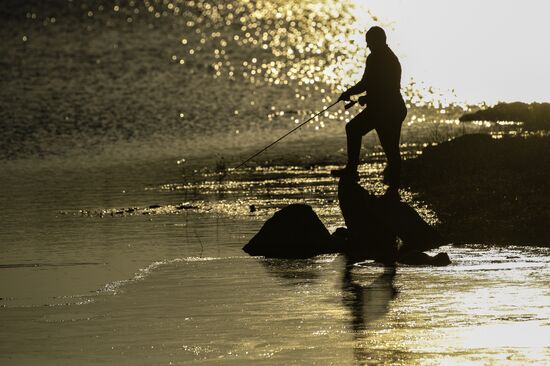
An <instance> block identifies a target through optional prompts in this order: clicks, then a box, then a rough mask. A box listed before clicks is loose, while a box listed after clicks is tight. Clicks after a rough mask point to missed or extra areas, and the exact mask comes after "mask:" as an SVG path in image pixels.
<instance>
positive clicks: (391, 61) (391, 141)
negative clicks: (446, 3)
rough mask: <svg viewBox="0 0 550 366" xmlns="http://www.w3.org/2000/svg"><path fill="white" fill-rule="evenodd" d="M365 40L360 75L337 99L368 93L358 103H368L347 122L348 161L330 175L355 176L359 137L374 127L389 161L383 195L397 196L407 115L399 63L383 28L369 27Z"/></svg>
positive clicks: (356, 175)
mask: <svg viewBox="0 0 550 366" xmlns="http://www.w3.org/2000/svg"><path fill="white" fill-rule="evenodd" d="M365 39H366V41H367V47H368V48H369V49H370V50H371V54H370V55H369V56H368V57H367V62H366V66H365V72H364V74H363V77H362V78H361V81H359V82H358V83H357V84H356V85H354V86H352V87H351V88H349V89H348V90H346V91H345V92H343V93H342V95H340V98H339V99H338V100H350V96H352V95H356V94H359V93H362V92H367V95H366V96H362V97H360V98H359V103H360V104H361V105H365V104H367V108H366V109H364V110H363V111H361V112H360V113H359V114H358V115H357V116H355V117H354V118H353V119H352V120H351V121H350V122H349V123H348V124H347V125H346V135H347V145H348V146H347V147H348V163H347V165H346V167H345V168H343V169H338V170H333V171H332V175H334V176H337V177H351V178H353V179H358V177H359V176H358V174H357V166H358V165H359V152H360V150H361V138H362V136H363V135H365V134H367V133H368V132H370V131H372V130H373V129H374V130H376V132H377V134H378V138H379V139H380V144H381V145H382V148H383V149H384V152H385V153H386V158H387V160H388V164H387V167H386V169H385V170H384V182H385V183H386V184H388V185H389V188H388V191H387V192H386V194H387V195H390V196H392V197H396V198H398V197H399V193H398V189H399V181H400V173H401V155H400V153H399V135H400V134H401V124H402V123H403V120H404V119H405V116H406V115H407V108H406V106H405V102H404V101H403V97H402V96H401V64H400V63H399V60H398V59H397V56H395V54H394V53H393V51H392V50H391V49H390V48H389V47H388V45H387V44H386V33H385V32H384V30H383V29H382V28H380V27H372V28H370V29H369V30H368V32H367V34H366V36H365Z"/></svg>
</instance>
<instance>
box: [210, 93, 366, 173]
mask: <svg viewBox="0 0 550 366" xmlns="http://www.w3.org/2000/svg"><path fill="white" fill-rule="evenodd" d="M339 101H340V100H337V101H336V102H334V103H332V104H331V105H329V106H328V107H326V108H325V109H323V110H322V111H320V112H318V113H316V114H315V115H313V116H312V117H310V118H308V119H307V120H305V121H304V122H302V123H300V124H299V125H298V126H296V127H294V128H293V129H292V130H290V131H288V132H287V133H285V134H284V135H283V136H281V137H279V138H278V139H277V140H275V141H273V142H272V143H270V144H269V145H267V146H266V147H264V148H263V149H261V150H259V151H258V152H256V153H254V154H253V155H251V156H250V157H248V158H247V159H246V160H244V161H243V162H242V163H240V164H239V165H237V166H236V167H235V168H233V170H237V169H239V168H240V167H242V166H243V165H245V164H246V163H248V162H249V161H250V160H252V159H254V158H255V157H256V156H258V155H260V154H261V153H263V152H264V151H266V150H267V149H269V148H270V147H271V146H273V145H275V144H276V143H278V142H279V141H281V140H282V139H284V138H285V137H287V136H288V135H290V134H291V133H293V132H294V131H296V130H298V129H299V128H300V127H302V126H304V125H305V124H306V123H308V122H310V121H311V120H312V119H314V118H316V117H318V116H319V115H321V114H323V113H324V112H326V111H328V110H329V109H330V108H332V107H334V106H335V105H336V104H337V103H338V102H339ZM355 103H357V102H353V101H352V102H350V103H348V104H346V105H345V109H349V108H351V107H352V106H353V105H354V104H355ZM226 176H227V172H224V174H223V175H222V176H221V177H220V182H221V181H222V180H223V179H224V178H225V177H226Z"/></svg>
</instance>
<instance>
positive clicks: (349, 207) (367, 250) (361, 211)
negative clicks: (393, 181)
mask: <svg viewBox="0 0 550 366" xmlns="http://www.w3.org/2000/svg"><path fill="white" fill-rule="evenodd" d="M338 200H339V203H340V210H341V211H342V215H343V216H344V221H345V222H346V226H347V228H348V232H349V233H348V240H349V242H348V245H347V248H346V250H345V251H346V253H347V254H348V255H351V256H354V257H358V258H361V257H362V258H364V259H375V260H377V261H381V262H384V263H390V262H394V261H395V259H396V258H397V236H396V233H395V230H393V229H392V228H391V226H389V225H388V223H387V220H382V219H381V216H383V215H384V214H382V213H381V212H380V209H381V207H382V206H383V204H382V202H379V201H381V200H382V199H381V198H377V197H375V196H374V195H371V194H370V193H369V192H368V191H367V190H365V189H364V188H363V187H361V186H360V185H359V184H358V183H357V182H356V181H355V180H354V179H348V178H345V177H343V178H340V181H339V182H338Z"/></svg>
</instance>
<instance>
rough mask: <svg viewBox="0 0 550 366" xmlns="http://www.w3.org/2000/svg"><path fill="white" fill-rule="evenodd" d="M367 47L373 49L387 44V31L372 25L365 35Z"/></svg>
mask: <svg viewBox="0 0 550 366" xmlns="http://www.w3.org/2000/svg"><path fill="white" fill-rule="evenodd" d="M365 40H366V41H367V47H368V48H370V50H371V51H374V50H375V49H377V48H380V47H382V46H385V45H386V32H384V30H383V29H382V28H380V27H378V26H374V27H371V28H370V29H369V30H368V31H367V34H366V35H365Z"/></svg>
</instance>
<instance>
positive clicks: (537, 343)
mask: <svg viewBox="0 0 550 366" xmlns="http://www.w3.org/2000/svg"><path fill="white" fill-rule="evenodd" d="M366 168H368V169H363V170H362V172H361V175H362V177H363V178H362V184H363V185H365V186H366V187H367V188H369V189H370V190H372V191H374V192H376V191H377V190H378V189H382V185H381V183H380V182H378V174H379V170H380V168H381V165H379V164H376V163H372V164H370V165H367V166H366ZM329 169H330V166H324V167H316V168H310V169H304V168H300V167H270V168H266V169H265V170H258V169H254V170H249V171H245V172H241V173H240V174H239V175H238V176H237V177H235V176H233V178H232V179H229V178H226V179H227V181H225V182H223V183H218V182H216V181H215V180H214V181H212V180H211V178H212V177H211V174H210V173H205V174H204V175H202V176H201V175H199V176H196V177H195V181H194V182H184V181H183V180H181V179H180V182H181V183H175V182H174V181H175V180H176V179H177V178H176V177H173V179H174V180H171V179H169V178H168V177H165V178H166V181H171V182H172V183H163V184H152V182H151V181H149V180H148V178H143V179H140V177H139V175H138V176H132V175H130V174H129V173H128V172H129V171H130V170H127V171H126V173H127V175H125V176H124V177H118V178H119V179H120V180H118V181H117V180H114V179H113V177H116V175H113V174H112V173H111V172H110V171H109V170H107V171H105V172H103V173H98V172H96V171H93V172H83V171H81V172H79V174H73V175H71V174H69V173H68V172H67V173H66V174H65V175H64V180H62V181H60V179H59V178H58V177H57V176H55V177H52V176H48V175H47V174H44V175H42V176H41V177H40V176H38V177H40V178H39V179H38V181H35V180H33V177H32V176H27V177H25V179H23V177H19V178H18V179H17V180H16V181H17V182H25V184H21V185H18V186H12V187H11V188H12V190H11V195H10V197H11V200H6V201H5V202H4V207H5V210H3V211H2V221H3V222H4V224H5V225H6V227H8V228H10V230H8V231H6V230H3V232H2V236H1V240H2V243H3V249H4V250H3V257H2V263H1V265H2V266H1V267H0V271H1V272H2V277H1V281H0V293H2V300H1V302H2V308H1V309H0V317H1V320H2V325H3V327H2V328H3V330H2V332H0V337H1V342H0V344H1V346H0V347H1V348H0V358H1V359H2V360H3V362H7V363H8V364H28V363H41V364H71V363H74V362H78V363H81V364H86V363H88V364H102V363H106V364H112V363H117V364H118V363H120V364H167V363H168V364H169V363H170V362H171V363H172V364H186V363H195V362H199V361H200V362H206V363H207V364H210V363H224V364H225V363H228V364H243V363H250V364H355V363H357V364H369V363H377V362H383V363H391V364H411V363H422V364H441V363H445V364H448V363H450V364H461V365H462V364H468V363H471V364H477V363H480V362H481V363H484V364H487V363H489V364H490V363H494V364H501V363H510V364H527V363H535V364H536V363H539V362H540V361H541V360H543V359H547V358H548V357H549V355H548V351H549V346H548V342H547V340H548V339H549V336H550V333H549V329H550V328H549V327H548V325H549V320H550V312H549V310H548V309H550V306H549V305H550V293H549V292H548V288H549V281H548V278H550V277H549V275H550V260H549V258H550V256H549V254H550V252H549V250H548V249H544V248H529V247H506V248H495V247H490V246H485V245H480V244H477V245H468V246H463V247H450V246H449V247H444V248H442V249H441V250H444V251H447V252H448V253H449V255H450V257H451V259H452V261H453V264H452V265H450V266H448V267H443V268H428V267H412V266H398V267H397V268H396V269H395V271H392V270H390V269H385V268H383V267H381V266H379V265H377V264H375V263H372V262H365V263H360V264H355V265H347V264H346V260H345V258H344V257H342V256H336V255H335V256H321V257H316V258H312V259H309V260H270V259H263V258H254V257H249V256H247V255H246V254H245V253H244V252H243V251H242V250H241V248H242V246H243V245H244V244H245V243H246V242H247V241H248V240H249V239H250V238H251V237H252V236H253V235H254V234H255V233H256V232H257V230H258V229H259V227H260V226H261V224H262V222H263V220H264V219H265V218H267V217H268V216H269V215H270V214H271V213H272V212H274V211H275V210H276V209H277V208H278V207H282V206H284V205H285V204H288V203H293V202H307V203H310V204H312V206H313V207H314V208H315V210H316V211H317V212H318V213H319V215H320V217H321V219H322V220H323V221H324V222H325V224H326V225H327V227H329V228H330V229H331V230H333V229H335V228H336V227H337V226H340V225H342V218H341V216H340V214H339V211H338V207H337V202H336V200H335V195H336V193H335V188H336V181H335V180H333V179H331V178H328V170H329ZM85 174H92V175H88V176H87V177H84V178H83V176H84V175H85ZM159 175H160V174H159ZM259 176H263V177H266V180H258V179H259ZM12 177H13V175H12ZM106 177H110V178H111V179H110V180H109V183H108V184H107V185H108V186H109V187H110V189H102V192H103V193H101V194H99V196H100V197H103V199H98V192H97V191H96V189H97V188H96V187H90V186H87V185H86V184H84V183H83V182H91V181H93V182H97V181H102V178H106ZM140 184H142V185H141V189H139V186H140ZM3 186H7V185H6V184H5V182H3ZM68 187H73V189H72V190H71V189H68ZM74 187H79V188H78V190H75V189H74ZM289 187H292V189H291V192H289V191H288V190H289ZM300 187H301V188H303V189H301V188H300ZM305 188H307V190H306V189H305ZM123 190H124V191H125V193H121V192H122V191H123ZM29 191H33V192H40V194H37V195H36V196H34V197H33V198H32V200H31V201H32V202H33V205H35V206H36V207H35V208H34V209H32V210H31V209H30V208H29V207H28V208H27V210H28V211H30V212H26V213H21V209H18V207H21V206H22V205H23V204H22V203H21V201H22V200H24V199H29V196H28V194H27V192H29ZM105 192H113V193H111V194H106V193H105ZM114 192H120V193H114ZM404 193H406V192H404ZM405 198H406V199H408V200H410V202H412V203H413V204H415V205H416V206H417V208H418V209H419V211H420V212H421V213H422V214H423V215H424V216H425V217H426V218H427V219H428V220H436V217H435V216H433V213H432V212H431V211H430V210H429V209H428V208H427V207H425V206H422V205H421V204H419V203H418V202H416V201H414V197H413V196H408V195H407V194H405ZM99 201H101V203H102V205H99V204H98V202H99ZM250 205H255V207H256V211H255V212H250V210H249V207H250ZM150 206H152V208H150ZM157 206H159V207H157ZM182 206H185V207H186V208H181V207H182ZM178 207H180V208H179V209H178ZM130 208H131V209H132V211H130V212H127V211H128V209H130ZM117 212H118V213H117ZM8 225H9V226H8ZM16 228H17V229H18V230H14V229H16ZM435 252H437V251H434V253H435Z"/></svg>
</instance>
